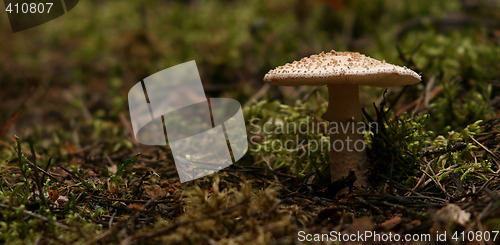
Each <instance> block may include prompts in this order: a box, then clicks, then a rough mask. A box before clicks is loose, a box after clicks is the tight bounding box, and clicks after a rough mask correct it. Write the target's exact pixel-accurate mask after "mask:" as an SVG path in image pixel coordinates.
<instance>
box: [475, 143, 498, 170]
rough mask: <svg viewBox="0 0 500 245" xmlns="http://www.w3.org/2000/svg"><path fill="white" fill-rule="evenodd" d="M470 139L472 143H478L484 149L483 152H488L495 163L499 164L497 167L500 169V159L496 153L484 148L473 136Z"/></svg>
mask: <svg viewBox="0 0 500 245" xmlns="http://www.w3.org/2000/svg"><path fill="white" fill-rule="evenodd" d="M470 139H471V140H472V141H474V143H476V144H477V145H478V146H479V147H481V148H483V150H485V151H486V152H488V153H489V154H490V155H491V156H492V157H493V161H495V163H496V164H497V167H498V168H499V169H500V163H498V162H497V161H500V157H498V156H497V155H496V154H495V153H493V152H492V151H490V149H488V148H487V147H486V146H484V145H483V144H481V143H480V142H479V141H477V140H476V139H475V138H474V137H473V136H472V135H471V136H470Z"/></svg>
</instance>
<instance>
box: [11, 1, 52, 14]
mask: <svg viewBox="0 0 500 245" xmlns="http://www.w3.org/2000/svg"><path fill="white" fill-rule="evenodd" d="M52 5H54V3H38V4H37V3H15V4H12V3H9V4H8V5H7V8H5V12H7V13H9V14H11V13H14V14H20V13H23V14H48V13H50V9H51V8H52Z"/></svg>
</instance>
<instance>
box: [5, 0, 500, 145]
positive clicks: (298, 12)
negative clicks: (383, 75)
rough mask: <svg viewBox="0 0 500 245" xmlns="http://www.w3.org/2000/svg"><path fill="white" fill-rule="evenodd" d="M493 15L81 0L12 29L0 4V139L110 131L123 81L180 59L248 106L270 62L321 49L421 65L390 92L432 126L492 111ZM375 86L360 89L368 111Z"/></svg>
mask: <svg viewBox="0 0 500 245" xmlns="http://www.w3.org/2000/svg"><path fill="white" fill-rule="evenodd" d="M2 6H3V5H2ZM499 23H500V1H498V0H485V1H481V0H440V1H436V0H421V1H411V0H374V1H360V0H352V1H347V0H289V1H278V0H226V1H223V0H212V1H202V0H190V1H180V0H179V1H174V0H170V1H168V0H164V1H152V0H146V1H138V0H137V1H134V0H127V1H125V0H122V1H107V0H101V1H96V0H87V1H80V2H79V4H78V5H77V6H76V7H75V8H74V9H72V10H71V11H69V12H68V13H67V14H65V15H64V16H62V17H60V18H57V19H55V20H53V21H50V22H48V23H46V24H43V25H41V26H38V27H35V28H32V29H29V30H26V31H22V32H18V33H15V34H13V33H12V31H11V28H10V26H9V21H8V18H7V14H5V12H3V11H2V14H0V44H1V45H0V102H1V103H0V127H1V128H0V130H1V131H0V134H1V135H0V137H1V138H2V139H3V140H2V143H3V145H8V144H7V142H8V139H7V138H11V137H12V136H13V135H14V134H17V135H20V136H23V135H35V136H36V137H38V138H40V139H44V140H46V142H56V143H57V142H58V140H60V139H62V138H71V137H73V136H72V132H74V131H75V128H80V127H84V126H80V124H84V125H93V126H92V127H93V130H90V131H89V132H88V133H89V134H92V135H94V137H99V136H100V137H106V136H109V132H110V131H111V132H114V131H113V130H118V131H117V132H116V134H120V133H119V131H120V130H121V129H122V128H123V122H124V119H127V120H128V117H129V115H128V106H127V93H128V90H129V89H130V88H131V87H132V86H133V85H134V84H135V83H137V82H138V81H139V80H140V79H142V78H145V77H147V76H149V75H151V74H153V73H155V72H157V71H160V70H162V69H165V68H168V67H170V66H174V65H176V64H179V63H183V62H186V61H189V60H196V62H197V65H198V68H199V70H200V75H201V77H202V81H203V83H204V87H205V90H206V92H207V95H209V96H218V97H231V98H235V99H238V100H239V101H240V102H241V103H242V104H245V103H246V102H247V101H248V100H249V99H250V98H252V97H253V96H254V95H255V94H256V93H257V92H258V91H259V90H261V88H262V87H263V86H264V83H263V82H262V78H263V76H264V75H265V74H266V73H267V72H268V71H269V70H270V69H273V68H274V67H276V66H278V65H283V64H285V63H287V62H291V61H294V60H298V59H300V58H302V57H304V56H309V55H311V54H315V53H319V52H321V51H330V50H332V49H335V50H338V51H357V52H361V53H364V54H366V55H369V56H371V57H373V58H376V59H380V60H386V61H387V62H390V63H393V64H397V65H406V66H408V67H410V68H412V69H414V70H415V71H417V72H419V73H421V74H422V76H423V81H422V83H420V84H417V85H415V86H411V87H408V88H407V89H405V90H404V93H403V92H402V88H394V89H390V90H389V92H388V93H387V95H386V97H387V98H388V101H396V99H397V98H400V99H397V103H395V104H394V105H393V110H394V111H395V113H398V112H400V113H401V112H409V113H419V114H422V113H430V114H431V118H432V123H431V125H432V126H431V127H432V129H433V130H435V131H437V132H443V131H444V130H445V129H446V128H451V129H460V128H463V127H465V126H466V125H467V124H470V123H472V122H474V121H476V120H479V119H488V118H492V117H498V116H499V109H498V108H499V103H500V98H499V94H500V93H499V86H500V85H499V80H500V69H499V68H500V65H499V64H500V63H499V58H500V47H499V46H500V41H499V40H500V24H499ZM311 89H314V88H302V87H298V88H286V87H285V88H278V87H271V88H270V89H269V90H261V92H263V94H262V96H259V97H254V98H253V99H266V98H267V99H280V100H281V101H282V103H287V104H293V103H294V102H295V101H296V100H299V99H304V98H307V97H306V95H307V94H308V93H309V92H310V91H311ZM323 90H324V89H323V88H319V90H317V91H318V92H319V94H320V95H322V96H326V93H325V92H324V91H323ZM383 91H384V89H374V88H363V89H362V92H361V96H362V98H361V100H362V101H363V105H364V106H365V107H367V108H368V112H369V113H371V108H372V107H371V104H372V103H373V102H380V101H381V98H382V95H383ZM400 95H402V96H400ZM247 120H248V119H247ZM95 124H99V125H100V126H96V125H95ZM102 125H105V126H102ZM99 127H102V128H103V129H101V130H102V131H107V132H97V133H96V132H95V131H96V129H98V128H99ZM78 132H79V133H85V131H83V132H80V131H78ZM101 133H102V134H101ZM35 136H33V137H35ZM41 142H42V144H43V142H45V141H41Z"/></svg>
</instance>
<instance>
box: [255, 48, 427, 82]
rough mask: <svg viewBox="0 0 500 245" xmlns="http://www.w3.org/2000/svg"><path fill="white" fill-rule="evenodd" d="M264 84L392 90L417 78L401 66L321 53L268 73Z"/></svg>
mask: <svg viewBox="0 0 500 245" xmlns="http://www.w3.org/2000/svg"><path fill="white" fill-rule="evenodd" d="M264 81H265V82H267V83H270V84H274V85H285V86H299V85H316V86H319V85H328V84H338V85H368V86H377V87H394V86H400V85H408V84H414V83H417V82H419V81H420V75H418V74H417V73H416V72H414V71H412V70H410V69H408V68H406V67H401V66H396V65H392V64H389V63H386V62H385V61H379V60H376V59H373V58H370V57H368V56H365V55H362V54H360V53H357V52H335V51H331V52H328V53H324V52H322V53H321V54H318V55H312V56H310V57H306V58H303V59H301V60H300V61H294V62H293V63H291V64H290V63H288V64H286V65H284V66H279V67H277V68H276V69H274V70H271V71H269V72H268V73H267V74H266V76H265V77H264Z"/></svg>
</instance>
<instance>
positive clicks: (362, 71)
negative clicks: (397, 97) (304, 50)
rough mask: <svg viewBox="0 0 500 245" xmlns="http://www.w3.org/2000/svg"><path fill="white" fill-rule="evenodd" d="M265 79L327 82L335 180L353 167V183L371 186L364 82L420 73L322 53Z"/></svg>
mask: <svg viewBox="0 0 500 245" xmlns="http://www.w3.org/2000/svg"><path fill="white" fill-rule="evenodd" d="M264 81H265V82H267V83H270V84H274V85H280V86H300V85H308V86H322V85H327V86H328V93H329V99H328V109H327V111H326V113H325V114H324V115H323V118H324V119H326V120H328V121H330V128H329V133H330V148H331V150H330V173H331V181H332V183H334V182H336V181H339V180H342V179H344V178H346V177H347V176H348V175H349V172H350V171H354V174H355V176H356V181H355V182H354V186H357V187H361V186H365V187H366V186H367V184H368V182H367V175H368V159H367V156H366V151H365V147H364V142H363V134H362V132H360V131H362V130H358V129H359V125H363V124H362V118H363V115H362V113H361V105H360V102H359V91H358V87H359V86H360V85H368V86H375V87H394V86H399V85H408V84H414V83H417V82H419V81H421V79H420V75H418V74H417V73H416V72H414V71H412V70H410V69H408V68H406V67H400V66H396V65H392V64H389V63H386V62H385V61H378V60H376V59H373V58H370V57H367V56H365V55H362V54H360V53H357V52H335V51H331V52H328V53H324V52H322V53H321V54H319V55H312V56H310V57H306V58H303V59H301V60H300V61H294V62H293V63H291V64H290V63H288V64H286V65H284V66H279V67H277V68H276V69H274V70H271V71H269V72H268V73H267V74H266V76H265V77H264Z"/></svg>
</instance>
